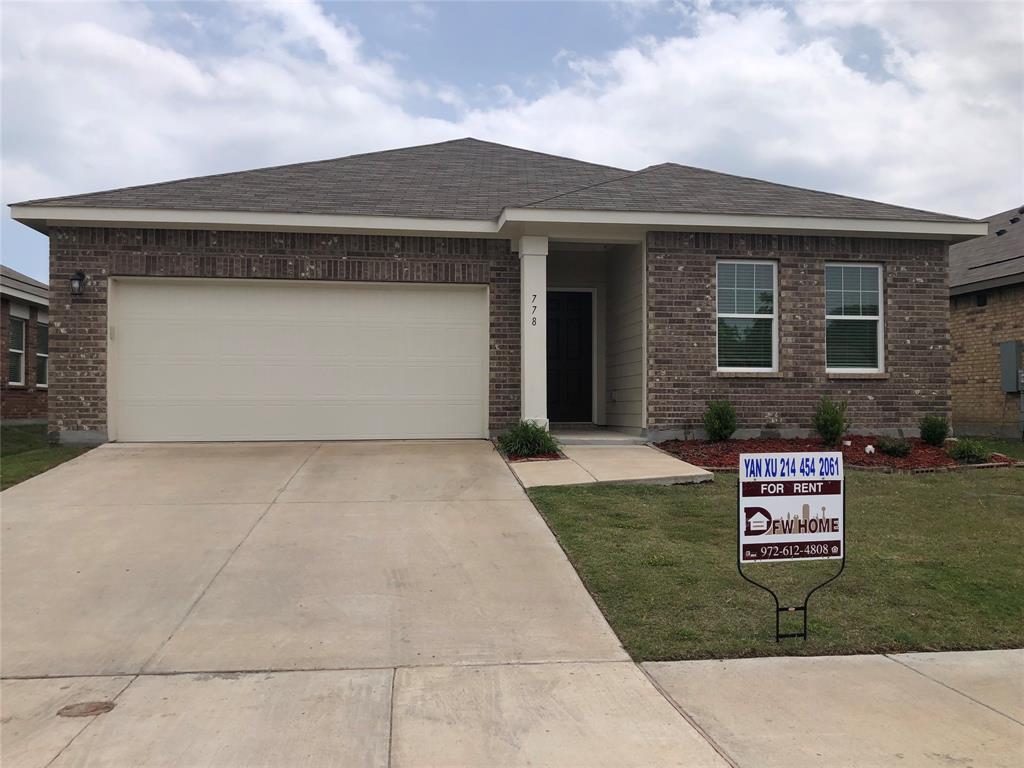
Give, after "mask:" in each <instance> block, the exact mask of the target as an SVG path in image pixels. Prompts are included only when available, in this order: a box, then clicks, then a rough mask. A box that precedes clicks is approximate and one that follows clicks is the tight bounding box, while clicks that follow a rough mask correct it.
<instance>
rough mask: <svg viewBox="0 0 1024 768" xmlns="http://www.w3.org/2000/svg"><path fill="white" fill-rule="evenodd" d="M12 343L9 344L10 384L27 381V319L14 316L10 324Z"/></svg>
mask: <svg viewBox="0 0 1024 768" xmlns="http://www.w3.org/2000/svg"><path fill="white" fill-rule="evenodd" d="M10 333H11V338H10V343H9V344H8V346H7V354H8V358H7V360H8V365H9V366H10V370H9V371H8V372H7V381H8V383H9V384H24V383H25V321H24V320H22V319H21V318H20V317H12V318H11V325H10Z"/></svg>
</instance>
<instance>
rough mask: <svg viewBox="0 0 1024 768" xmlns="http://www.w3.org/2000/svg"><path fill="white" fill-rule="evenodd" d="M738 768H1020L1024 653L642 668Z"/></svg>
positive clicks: (749, 661)
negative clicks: (824, 767) (825, 767)
mask: <svg viewBox="0 0 1024 768" xmlns="http://www.w3.org/2000/svg"><path fill="white" fill-rule="evenodd" d="M642 666H643V667H644V669H645V670H646V671H647V672H648V673H649V674H650V675H651V677H652V678H653V679H654V680H655V681H656V682H657V684H658V686H659V687H660V688H661V689H662V690H663V691H664V692H666V693H667V694H668V695H669V696H671V697H672V699H673V701H674V702H675V703H676V705H677V706H678V707H679V709H680V711H681V712H683V713H685V715H686V716H687V717H688V718H689V719H690V721H691V722H693V723H694V724H695V725H696V726H697V727H698V728H699V729H700V730H701V731H702V733H704V734H705V735H706V736H707V737H708V738H709V739H710V740H711V741H712V742H714V743H715V744H716V746H717V747H718V748H719V750H721V752H722V753H723V754H724V755H726V756H727V757H728V758H729V759H730V760H731V761H732V763H733V765H736V766H740V767H741V768H811V766H815V767H816V768H817V767H819V766H828V768H840V767H841V766H849V767H850V768H861V767H862V766H896V765H898V766H901V767H903V768H935V767H937V766H974V767H975V768H1017V767H1018V766H1020V765H1024V651H1022V650H1008V651H972V652H960V653H910V654H899V655H892V656H832V657H814V658H770V659H734V660H727V661H681V662H661V663H648V664H644V665H642Z"/></svg>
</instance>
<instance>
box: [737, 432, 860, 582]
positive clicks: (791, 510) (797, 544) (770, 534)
mask: <svg viewBox="0 0 1024 768" xmlns="http://www.w3.org/2000/svg"><path fill="white" fill-rule="evenodd" d="M739 498H740V503H739V508H740V509H739V513H740V519H739V528H740V536H739V542H740V544H739V558H740V562H743V563H763V562H777V561H779V560H841V559H842V557H843V454H841V453H838V452H837V453H753V454H752V453H744V454H742V455H741V456H740V494H739Z"/></svg>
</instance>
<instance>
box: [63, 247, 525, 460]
mask: <svg viewBox="0 0 1024 768" xmlns="http://www.w3.org/2000/svg"><path fill="white" fill-rule="evenodd" d="M79 270H81V271H82V272H84V273H85V274H86V277H87V283H86V287H85V290H84V292H83V294H82V295H81V296H76V297H73V298H72V297H71V296H70V295H69V293H68V278H69V277H70V276H71V275H72V274H74V273H75V272H76V271H79ZM117 275H144V276H158V277H210V278H218V277H221V278H256V279H261V278H265V279H278V280H280V279H286V280H347V281H366V282H409V283H479V284H486V285H488V286H489V291H490V393H489V407H490V426H491V429H502V428H504V427H507V426H509V425H510V424H512V423H513V422H515V421H516V420H518V418H519V412H520V409H519V391H520V387H519V367H520V355H519V338H520V329H519V259H518V257H517V256H515V255H514V254H512V253H511V251H510V243H509V241H507V240H488V239H482V238H442V237H397V236H369V235H336V234H311V233H283V232H213V231H204V230H163V229H127V228H123V229H122V228H116V229H115V228H98V227H97V228H93V227H58V228H54V229H52V230H51V232H50V277H51V282H52V285H53V286H54V290H53V291H52V292H51V296H50V326H51V333H50V361H51V362H50V431H51V433H60V434H61V436H62V439H88V440H97V439H100V440H101V439H105V436H106V428H107V400H106V397H107V395H106V392H107V381H106V375H107V374H106V372H107V357H106V355H107V346H106V329H107V280H108V278H109V277H111V276H117Z"/></svg>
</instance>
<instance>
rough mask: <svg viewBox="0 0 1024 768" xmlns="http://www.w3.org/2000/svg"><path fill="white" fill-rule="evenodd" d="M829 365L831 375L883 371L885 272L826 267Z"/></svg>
mask: <svg viewBox="0 0 1024 768" xmlns="http://www.w3.org/2000/svg"><path fill="white" fill-rule="evenodd" d="M825 361H826V367H827V369H828V370H830V371H847V372H858V371H861V372H874V371H881V370H882V268H881V267H878V266H861V265H857V266H848V265H845V264H827V265H826V266H825Z"/></svg>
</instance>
